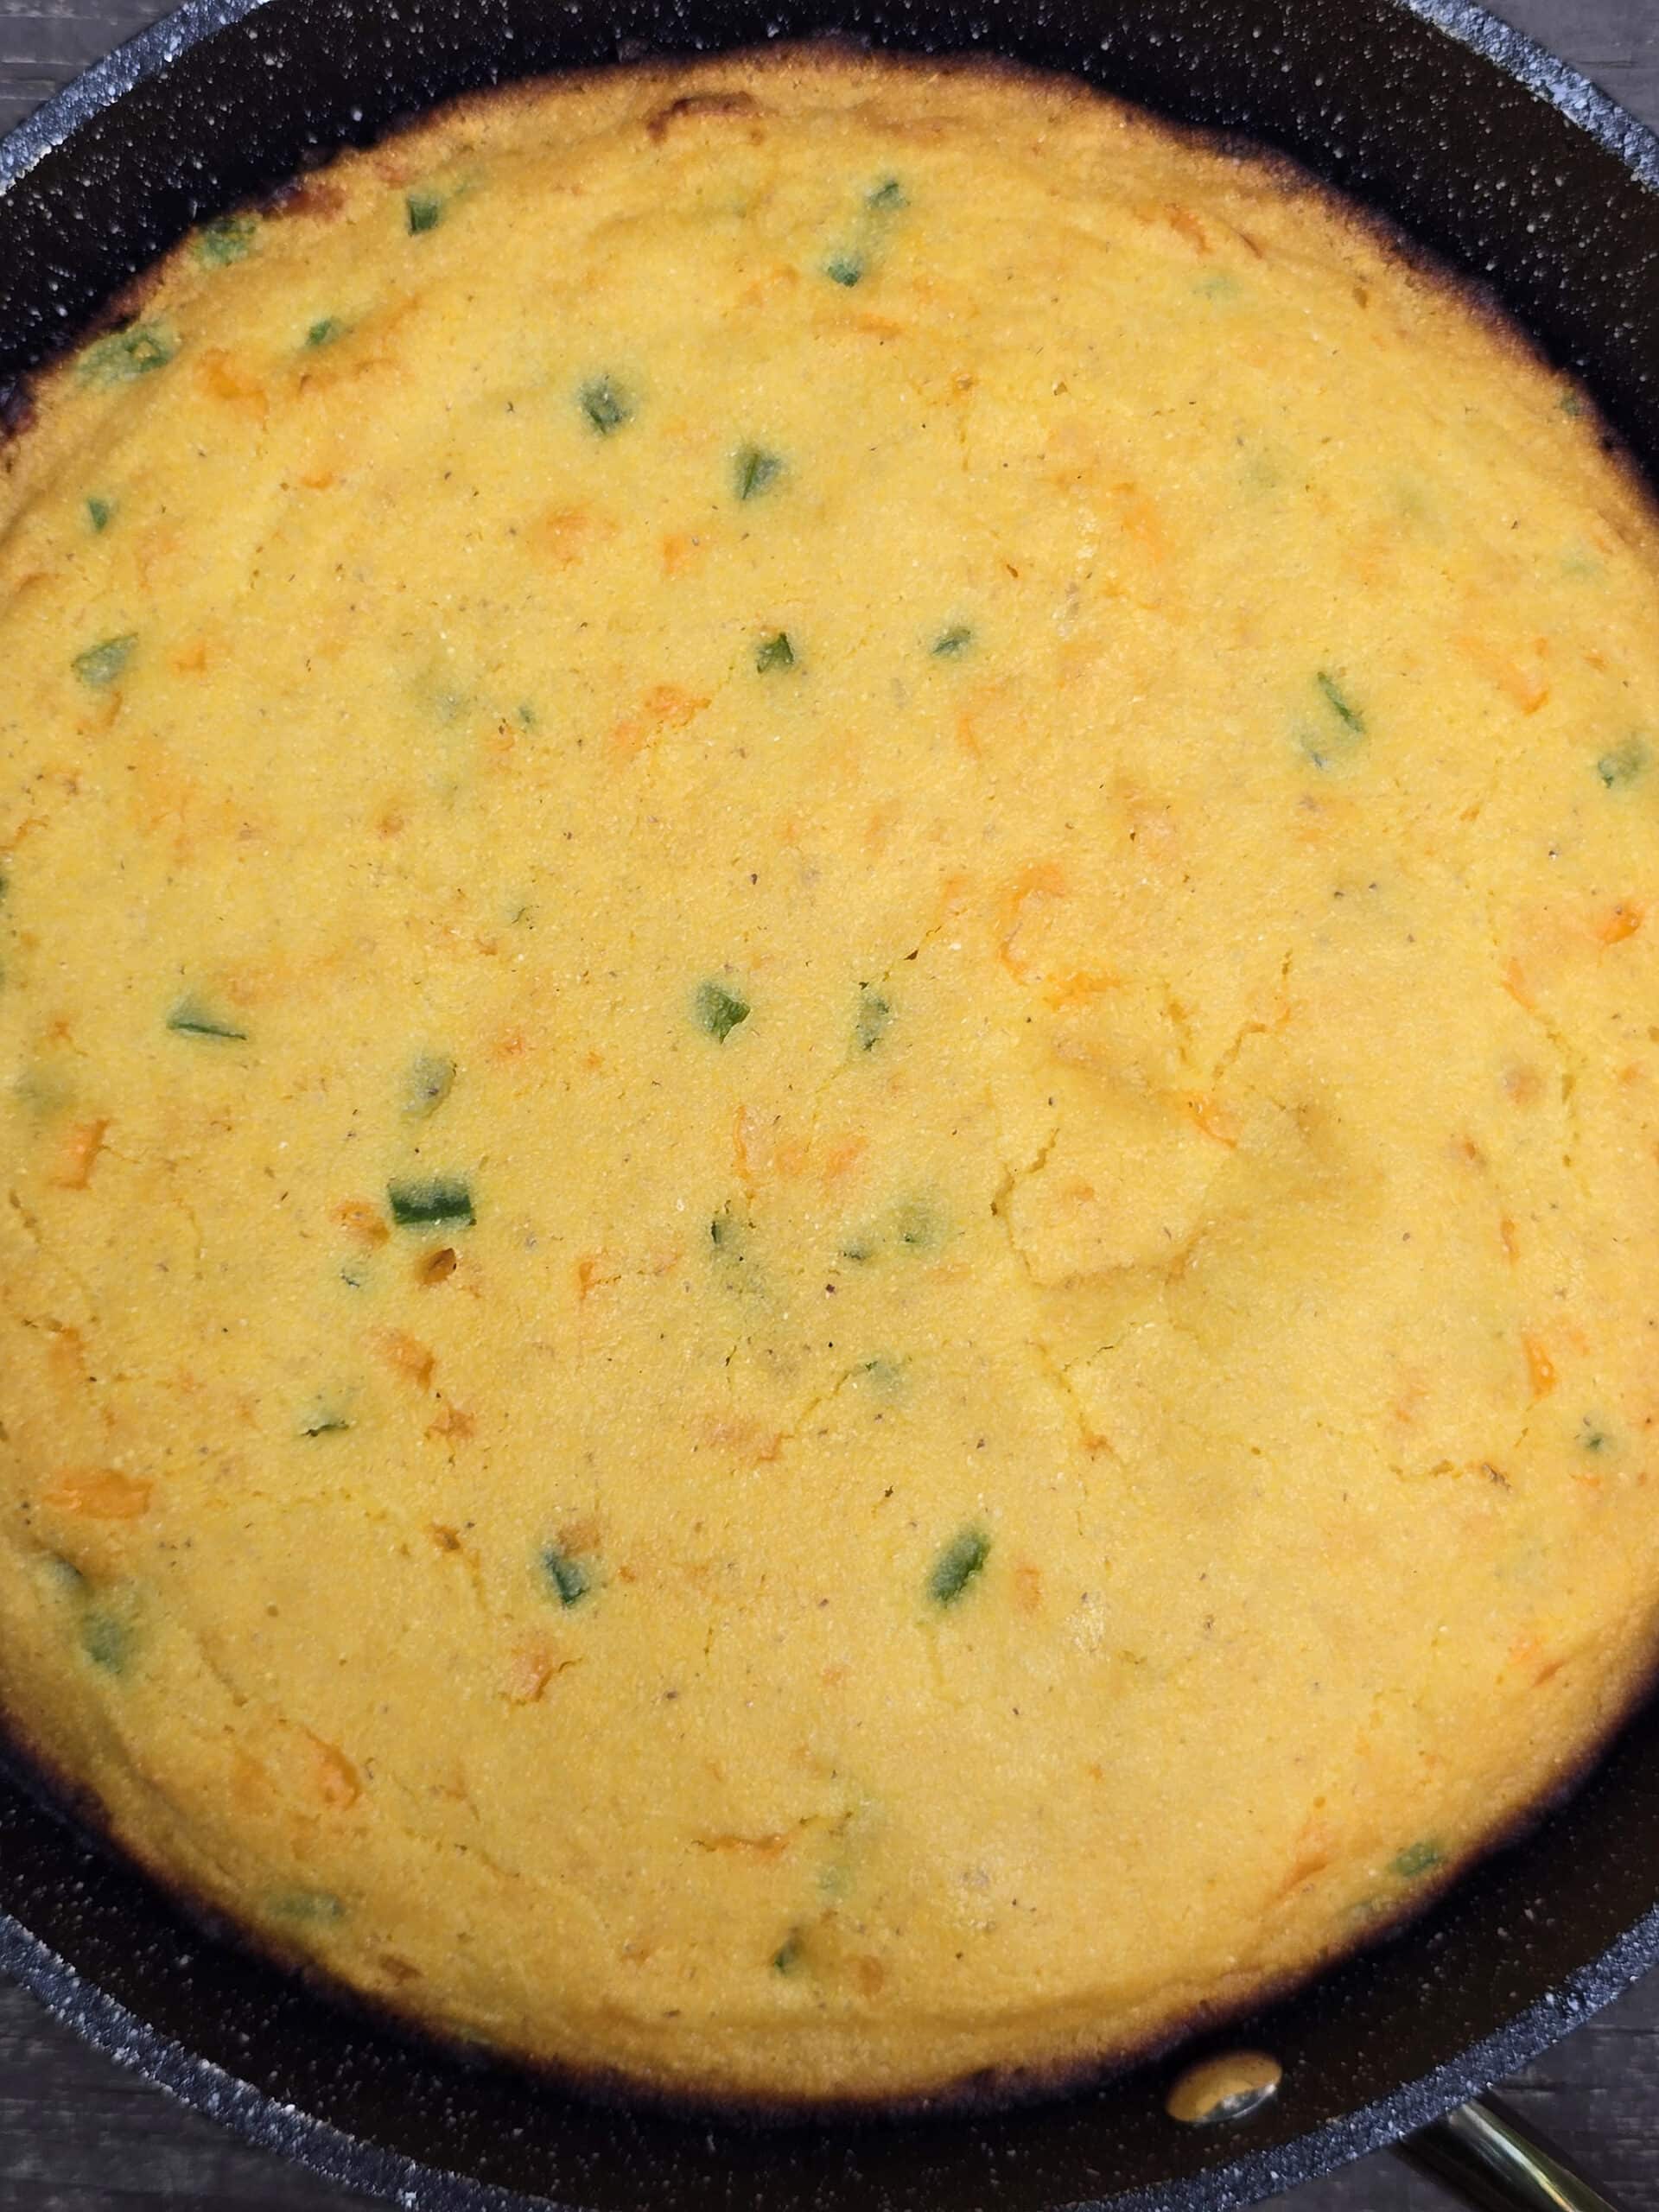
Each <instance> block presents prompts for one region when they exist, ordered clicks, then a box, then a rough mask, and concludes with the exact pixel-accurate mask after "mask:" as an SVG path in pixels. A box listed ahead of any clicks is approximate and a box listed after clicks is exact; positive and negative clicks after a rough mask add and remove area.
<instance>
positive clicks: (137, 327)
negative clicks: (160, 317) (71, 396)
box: [80, 322, 179, 384]
mask: <svg viewBox="0 0 1659 2212" xmlns="http://www.w3.org/2000/svg"><path fill="white" fill-rule="evenodd" d="M178 350H179V341H178V338H177V336H176V335H175V333H174V332H173V331H171V330H169V329H168V327H167V326H166V325H165V324H164V323H159V322H135V323H134V324H133V325H132V326H131V327H130V329H127V330H116V331H111V334H110V335H109V336H108V337H107V338H100V339H99V340H98V342H97V344H96V345H93V346H88V347H87V348H86V352H85V353H83V354H82V355H81V357H80V373H81V375H82V377H83V378H85V379H86V382H87V383H88V384H130V383H132V381H133V380H134V378H137V377H147V376H150V375H153V374H154V372H156V370H157V369H164V368H165V367H166V366H167V365H168V362H169V361H170V360H172V359H173V358H174V357H175V354H176V353H178Z"/></svg>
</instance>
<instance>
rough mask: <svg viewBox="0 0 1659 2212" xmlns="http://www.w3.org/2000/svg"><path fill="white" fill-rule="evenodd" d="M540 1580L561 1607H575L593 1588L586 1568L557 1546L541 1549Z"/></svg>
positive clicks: (550, 1545) (572, 1555)
mask: <svg viewBox="0 0 1659 2212" xmlns="http://www.w3.org/2000/svg"><path fill="white" fill-rule="evenodd" d="M542 1580H543V1581H544V1582H545V1583H546V1585H547V1586H548V1588H549V1590H550V1592H552V1594H553V1596H554V1597H556V1599H558V1601H559V1603H560V1605H580V1604H581V1602H582V1599H584V1598H585V1597H586V1596H587V1595H588V1592H589V1591H590V1590H591V1589H592V1588H593V1580H592V1578H591V1577H590V1575H589V1574H588V1570H587V1568H586V1567H584V1566H583V1565H582V1561H581V1560H579V1559H577V1558H576V1557H575V1555H574V1554H572V1553H570V1552H568V1551H566V1550H564V1549H563V1547H562V1546H560V1545H558V1544H543V1547H542Z"/></svg>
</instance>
